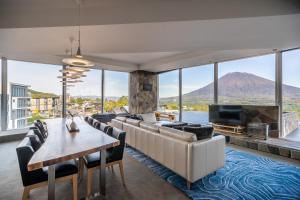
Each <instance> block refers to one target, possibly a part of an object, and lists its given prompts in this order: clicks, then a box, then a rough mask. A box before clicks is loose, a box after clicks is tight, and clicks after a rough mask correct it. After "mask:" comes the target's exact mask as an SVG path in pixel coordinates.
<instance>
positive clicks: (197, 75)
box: [182, 64, 214, 124]
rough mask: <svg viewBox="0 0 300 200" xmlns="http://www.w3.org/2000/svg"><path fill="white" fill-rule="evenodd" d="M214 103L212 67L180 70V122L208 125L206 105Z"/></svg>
mask: <svg viewBox="0 0 300 200" xmlns="http://www.w3.org/2000/svg"><path fill="white" fill-rule="evenodd" d="M213 101H214V66H213V65H212V64H211V65H204V66H197V67H191V68H185V69H183V70H182V111H183V112H182V121H184V122H190V123H201V124H203V123H208V105H209V104H212V103H213Z"/></svg>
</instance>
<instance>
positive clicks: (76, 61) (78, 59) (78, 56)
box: [62, 0, 95, 67]
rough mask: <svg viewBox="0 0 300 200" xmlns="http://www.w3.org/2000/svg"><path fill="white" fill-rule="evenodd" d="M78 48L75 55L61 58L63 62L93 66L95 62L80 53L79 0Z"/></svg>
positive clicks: (79, 65) (77, 65)
mask: <svg viewBox="0 0 300 200" xmlns="http://www.w3.org/2000/svg"><path fill="white" fill-rule="evenodd" d="M77 3H78V48H77V52H76V55H75V56H74V57H73V55H71V57H70V58H64V59H63V60H62V62H63V63H65V64H67V65H73V66H76V67H93V66H94V65H95V64H94V63H93V62H91V61H89V60H86V59H83V56H82V54H81V35H80V4H81V1H80V0H78V1H77Z"/></svg>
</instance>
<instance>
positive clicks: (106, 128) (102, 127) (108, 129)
mask: <svg viewBox="0 0 300 200" xmlns="http://www.w3.org/2000/svg"><path fill="white" fill-rule="evenodd" d="M99 130H100V131H102V132H104V133H106V134H107V135H110V136H111V134H112V131H113V129H112V127H111V126H109V125H107V124H105V123H102V122H100V126H99Z"/></svg>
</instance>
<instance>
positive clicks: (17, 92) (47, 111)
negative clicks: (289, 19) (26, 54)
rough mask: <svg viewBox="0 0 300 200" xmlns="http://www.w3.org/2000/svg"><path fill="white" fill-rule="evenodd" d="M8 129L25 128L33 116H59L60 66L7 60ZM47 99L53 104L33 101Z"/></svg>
mask: <svg viewBox="0 0 300 200" xmlns="http://www.w3.org/2000/svg"><path fill="white" fill-rule="evenodd" d="M7 66H8V67H7V68H8V72H7V79H8V85H7V90H8V91H7V92H8V129H15V128H24V127H26V126H28V125H30V124H32V123H33V121H34V120H35V119H47V118H55V117H60V116H61V107H62V106H61V83H60V82H59V79H58V78H57V76H59V75H60V72H59V70H61V68H62V67H61V66H58V65H47V64H39V63H30V62H20V61H14V60H8V61H7ZM41 99H47V100H48V101H49V102H51V103H52V104H53V105H54V106H52V107H42V105H40V106H37V104H36V103H35V102H36V101H38V100H41Z"/></svg>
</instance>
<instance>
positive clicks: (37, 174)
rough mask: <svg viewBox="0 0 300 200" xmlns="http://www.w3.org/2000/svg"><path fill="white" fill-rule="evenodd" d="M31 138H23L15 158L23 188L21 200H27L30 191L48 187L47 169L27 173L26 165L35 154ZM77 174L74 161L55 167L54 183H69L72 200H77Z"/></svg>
mask: <svg viewBox="0 0 300 200" xmlns="http://www.w3.org/2000/svg"><path fill="white" fill-rule="evenodd" d="M31 138H32V136H28V137H25V138H24V139H23V140H22V141H21V143H20V144H19V145H18V146H17V148H16V151H17V157H18V161H19V167H20V172H21V177H22V183H23V186H24V190H23V195H22V200H25V199H28V197H29V193H30V190H32V189H34V188H39V187H43V186H46V185H48V168H47V167H45V168H41V169H36V170H33V171H28V169H27V165H28V163H29V161H30V159H31V157H32V156H33V154H34V153H35V150H34V147H33V144H32V143H31ZM77 173H78V169H77V166H76V164H75V162H74V161H67V162H62V163H60V164H57V165H55V178H56V180H55V181H56V182H62V181H70V180H71V182H72V185H73V199H74V200H77Z"/></svg>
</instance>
